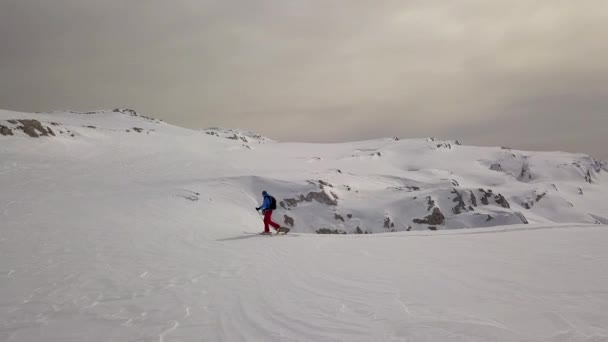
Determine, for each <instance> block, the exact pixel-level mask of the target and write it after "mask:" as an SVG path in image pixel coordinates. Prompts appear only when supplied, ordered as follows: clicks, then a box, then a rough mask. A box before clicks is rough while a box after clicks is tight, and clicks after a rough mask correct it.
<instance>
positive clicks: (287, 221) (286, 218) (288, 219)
mask: <svg viewBox="0 0 608 342" xmlns="http://www.w3.org/2000/svg"><path fill="white" fill-rule="evenodd" d="M283 219H284V220H283V222H284V223H285V224H286V225H288V226H290V227H293V225H294V221H293V218H291V217H289V216H287V215H283Z"/></svg>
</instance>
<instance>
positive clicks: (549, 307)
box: [0, 110, 608, 341]
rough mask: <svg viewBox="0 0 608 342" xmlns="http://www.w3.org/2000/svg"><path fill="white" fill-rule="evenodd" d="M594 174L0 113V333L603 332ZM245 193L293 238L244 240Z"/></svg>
mask: <svg viewBox="0 0 608 342" xmlns="http://www.w3.org/2000/svg"><path fill="white" fill-rule="evenodd" d="M607 184H608V166H607V165H606V164H605V163H603V162H600V161H597V160H594V159H593V158H591V157H589V156H587V155H582V154H569V153H561V152H525V151H515V150H510V149H506V148H482V147H473V146H464V145H460V144H459V143H458V142H453V141H439V140H435V139H431V138H429V139H414V140H400V139H395V138H390V139H379V140H371V141H362V142H355V143H344V144H304V143H281V142H276V141H273V140H271V139H268V138H265V137H262V136H259V135H256V134H253V133H250V132H244V131H239V130H226V129H209V130H204V131H196V130H189V129H185V128H180V127H175V126H172V125H169V124H166V123H164V122H161V121H159V120H155V119H152V118H147V117H145V116H140V115H138V114H137V113H135V112H134V111H130V110H115V111H99V112H90V113H74V112H58V113H39V114H29V113H17V112H10V111H0V225H1V227H0V251H1V259H0V285H1V286H0V300H1V303H2V305H1V306H0V321H1V322H2V323H1V325H0V340H3V341H4V340H6V341H40V340H53V341H68V340H74V341H82V340H93V341H97V340H99V341H109V340H114V341H130V340H161V341H200V340H204V341H338V340H339V341H383V340H386V341H400V340H415V341H419V340H428V341H439V340H461V341H473V340H479V341H486V340H505V341H513V340H602V339H606V338H607V336H608V331H607V330H606V328H605V327H606V326H608V320H607V316H606V315H605V314H604V312H606V309H608V294H607V293H606V292H605V288H608V273H607V271H606V269H608V267H606V266H607V265H606V263H607V261H608V252H607V251H606V248H605V246H606V243H608V230H606V229H605V226H603V225H602V224H604V225H605V224H608V201H606V199H607V198H608V196H607V194H608V187H607ZM262 190H268V191H269V192H270V193H271V194H273V195H274V196H275V197H276V198H277V199H278V201H279V202H280V208H279V209H278V210H277V211H276V212H275V216H274V217H275V219H276V220H277V221H279V222H280V223H281V224H284V225H288V226H292V232H293V234H292V233H290V234H289V235H287V236H285V237H263V236H258V235H251V234H248V233H254V232H259V231H261V230H262V226H261V219H260V217H259V215H258V214H257V212H256V211H255V209H254V208H255V207H256V206H258V205H259V203H260V201H261V191H262ZM484 227H486V228H484ZM487 227H494V228H487ZM537 228H543V229H537ZM408 230H411V232H402V231H408ZM432 230H438V231H432ZM442 231H443V232H442ZM502 231H507V232H508V233H506V234H497V232H502ZM245 232H247V233H245ZM391 232H394V233H391ZM400 232H401V233H400ZM316 233H349V234H351V233H352V234H353V235H347V236H321V235H318V234H316ZM365 233H388V234H373V235H361V236H359V235H358V234H365ZM486 233H491V234H486ZM1 274H4V276H3V277H2V276H1Z"/></svg>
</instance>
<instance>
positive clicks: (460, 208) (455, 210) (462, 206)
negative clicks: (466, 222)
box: [452, 189, 467, 215]
mask: <svg viewBox="0 0 608 342" xmlns="http://www.w3.org/2000/svg"><path fill="white" fill-rule="evenodd" d="M452 193H453V194H455V195H456V197H455V198H454V200H453V202H455V203H457V204H456V206H455V207H454V208H452V212H453V213H454V214H456V215H458V214H460V213H462V212H463V211H467V207H466V205H465V204H464V200H463V199H462V195H461V194H460V193H459V192H458V191H457V190H456V189H454V190H452Z"/></svg>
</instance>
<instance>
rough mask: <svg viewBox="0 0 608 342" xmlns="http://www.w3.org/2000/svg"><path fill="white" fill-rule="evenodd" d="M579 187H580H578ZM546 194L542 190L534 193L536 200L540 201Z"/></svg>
mask: <svg viewBox="0 0 608 342" xmlns="http://www.w3.org/2000/svg"><path fill="white" fill-rule="evenodd" d="M579 189H580V188H579ZM545 196H547V193H546V192H543V193H542V194H540V195H536V202H540V200H541V199H543V197H545Z"/></svg>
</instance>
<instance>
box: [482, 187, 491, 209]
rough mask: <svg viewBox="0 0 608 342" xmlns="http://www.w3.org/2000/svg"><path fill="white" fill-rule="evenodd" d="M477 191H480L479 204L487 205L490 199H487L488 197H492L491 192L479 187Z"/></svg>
mask: <svg viewBox="0 0 608 342" xmlns="http://www.w3.org/2000/svg"><path fill="white" fill-rule="evenodd" d="M479 192H481V204H483V205H489V204H490V201H489V200H488V198H490V197H492V193H491V192H489V191H485V190H484V189H479Z"/></svg>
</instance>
